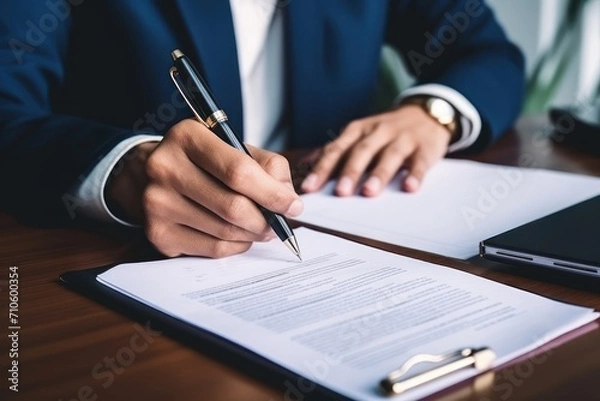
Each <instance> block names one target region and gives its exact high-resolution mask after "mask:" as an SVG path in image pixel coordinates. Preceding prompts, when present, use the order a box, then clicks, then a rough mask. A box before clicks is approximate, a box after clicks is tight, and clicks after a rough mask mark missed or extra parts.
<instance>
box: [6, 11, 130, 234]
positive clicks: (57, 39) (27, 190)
mask: <svg viewBox="0 0 600 401" xmlns="http://www.w3.org/2000/svg"><path fill="white" fill-rule="evenodd" d="M55 3H56V4H60V3H61V2H55ZM48 4H50V2H43V1H36V0H21V1H14V2H5V3H4V4H3V5H2V6H0V184H1V186H2V194H3V195H2V197H0V198H1V200H0V205H1V207H2V209H4V210H8V211H9V212H11V213H14V214H16V215H17V216H18V217H20V218H21V219H22V220H26V221H35V222H40V221H44V222H46V221H48V222H58V221H62V222H64V221H69V220H72V219H74V218H75V217H77V214H76V213H75V214H74V213H73V197H72V195H71V194H69V192H68V189H69V188H71V187H72V186H73V185H76V184H77V182H78V180H81V179H82V177H85V176H86V174H88V173H89V172H90V171H91V170H92V168H93V167H94V165H95V164H96V163H97V162H98V161H99V160H101V159H102V157H103V156H104V155H105V154H106V153H107V152H108V151H110V149H112V148H113V147H114V146H115V145H116V144H117V143H119V142H121V141H122V140H124V139H126V138H128V137H131V136H133V135H134V133H133V132H131V131H128V130H125V129H122V128H117V127H112V126H107V125H103V124H100V123H97V122H94V121H91V120H87V119H85V118H80V117H76V116H72V115H64V114H59V113H57V112H56V110H55V109H54V107H53V104H55V100H56V99H59V98H60V96H61V87H62V85H63V83H64V76H65V66H64V62H63V61H64V58H65V55H66V52H67V49H68V46H69V33H70V27H71V18H72V16H71V15H72V12H71V11H72V10H70V8H64V6H63V8H62V9H51V8H50V7H49V6H48ZM62 4H65V5H66V4H68V2H62ZM81 101H85V99H82V100H81Z"/></svg>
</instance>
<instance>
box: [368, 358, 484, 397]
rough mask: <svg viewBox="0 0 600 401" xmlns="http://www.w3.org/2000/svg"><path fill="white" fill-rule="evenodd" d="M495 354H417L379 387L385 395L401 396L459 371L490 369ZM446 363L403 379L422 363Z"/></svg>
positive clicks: (388, 376)
mask: <svg viewBox="0 0 600 401" xmlns="http://www.w3.org/2000/svg"><path fill="white" fill-rule="evenodd" d="M495 359H496V354H495V353H494V352H493V351H492V350H491V349H489V348H463V349H461V350H458V351H454V352H449V353H446V354H439V355H433V354H418V355H415V356H413V357H412V358H410V359H409V360H407V361H406V362H405V363H404V365H402V366H401V367H400V369H398V370H395V371H393V372H391V373H390V374H389V375H387V377H386V378H384V379H383V380H382V381H381V382H380V383H379V385H380V386H381V389H382V390H383V391H384V392H385V393H386V394H387V395H398V394H402V393H404V392H406V391H408V390H410V389H412V388H415V387H417V386H420V385H422V384H425V383H429V382H431V381H432V380H435V379H438V378H440V377H443V376H446V375H449V374H450V373H454V372H456V371H458V370H460V369H463V368H467V367H474V368H475V369H477V370H479V371H480V372H483V371H485V370H488V369H490V368H491V367H492V363H493V362H494V360H495ZM445 361H448V362H447V363H445V364H443V365H440V366H436V367H434V368H433V369H430V370H427V371H425V372H423V373H419V374H417V375H415V376H411V377H408V378H405V376H406V374H407V373H408V372H409V371H410V370H411V369H412V368H413V366H415V365H417V364H419V363H423V362H431V363H440V362H445Z"/></svg>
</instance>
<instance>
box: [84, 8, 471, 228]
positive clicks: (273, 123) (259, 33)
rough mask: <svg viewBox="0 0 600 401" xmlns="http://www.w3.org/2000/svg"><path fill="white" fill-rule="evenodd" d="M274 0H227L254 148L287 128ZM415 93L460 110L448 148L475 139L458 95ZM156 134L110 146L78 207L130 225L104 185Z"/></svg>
mask: <svg viewBox="0 0 600 401" xmlns="http://www.w3.org/2000/svg"><path fill="white" fill-rule="evenodd" d="M277 2H278V0H229V3H230V6H231V14H232V19H233V26H234V30H235V39H236V46H237V54H238V65H239V72H240V81H241V90H242V107H243V114H244V119H243V121H244V122H243V123H244V141H245V142H247V143H249V144H252V145H255V146H259V147H264V148H267V149H270V150H274V151H279V150H282V149H283V146H284V144H285V137H286V134H287V130H286V127H283V126H282V124H281V121H282V116H283V113H284V111H285V110H284V109H283V107H284V105H285V93H284V91H285V87H284V82H285V79H284V78H285V77H284V72H285V65H284V64H285V63H284V48H283V46H284V43H283V16H282V10H281V9H280V8H279V7H277ZM416 94H423V95H433V96H437V97H441V98H443V99H446V100H447V101H448V102H450V103H451V104H452V105H453V106H454V107H455V108H456V109H457V110H458V112H459V113H460V114H461V116H462V120H461V127H462V129H463V132H462V135H461V137H460V138H459V140H458V141H456V142H455V143H453V144H452V145H451V146H450V148H449V149H448V150H449V151H450V152H452V151H456V150H460V149H465V148H467V147H468V146H470V145H471V144H473V143H474V142H475V140H476V139H477V136H478V135H479V132H480V130H481V118H480V116H479V113H478V112H477V110H476V109H475V107H474V106H473V105H472V104H471V102H469V101H468V100H467V99H466V98H465V97H464V96H463V95H462V94H460V93H459V92H457V91H456V90H454V89H452V88H449V87H447V86H444V85H438V84H428V85H421V86H415V87H413V88H410V89H408V90H406V91H404V92H402V94H401V95H400V97H399V100H400V99H402V98H404V97H407V96H413V95H416ZM161 139H162V137H161V136H158V135H137V136H134V137H131V138H129V139H126V140H124V141H122V142H121V143H119V144H118V145H117V146H116V147H115V148H113V149H112V150H111V151H110V152H109V153H108V154H107V155H106V156H104V158H103V159H102V160H101V161H100V162H99V163H98V164H97V165H96V166H95V167H94V168H93V169H92V171H91V172H90V174H89V175H88V176H87V177H86V178H85V179H84V180H83V181H82V182H81V183H80V184H79V185H78V186H76V187H75V188H74V193H75V198H76V201H77V204H78V205H80V207H79V209H78V211H80V212H81V213H83V214H85V215H86V216H88V217H90V218H93V219H96V220H103V221H116V222H119V223H121V224H124V225H131V224H129V223H128V222H126V221H123V220H121V219H119V218H118V217H116V216H115V215H114V214H113V213H112V212H111V211H110V210H109V209H108V206H107V204H106V201H105V199H104V188H105V186H106V183H107V181H108V177H109V175H110V172H111V171H112V169H113V168H114V166H115V165H116V164H117V162H118V161H119V160H120V159H121V158H122V157H123V156H124V155H125V154H126V153H127V152H128V151H129V150H131V149H132V148H134V147H135V146H137V145H139V144H141V143H144V142H150V141H160V140H161Z"/></svg>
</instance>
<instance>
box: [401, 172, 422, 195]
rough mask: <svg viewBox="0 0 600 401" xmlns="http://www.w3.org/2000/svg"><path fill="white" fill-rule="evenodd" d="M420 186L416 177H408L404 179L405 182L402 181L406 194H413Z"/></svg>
mask: <svg viewBox="0 0 600 401" xmlns="http://www.w3.org/2000/svg"><path fill="white" fill-rule="evenodd" d="M420 185H421V183H420V182H419V180H418V179H417V177H415V176H412V175H409V176H408V177H406V180H404V189H405V190H406V191H407V192H415V191H417V190H418V189H419V186H420Z"/></svg>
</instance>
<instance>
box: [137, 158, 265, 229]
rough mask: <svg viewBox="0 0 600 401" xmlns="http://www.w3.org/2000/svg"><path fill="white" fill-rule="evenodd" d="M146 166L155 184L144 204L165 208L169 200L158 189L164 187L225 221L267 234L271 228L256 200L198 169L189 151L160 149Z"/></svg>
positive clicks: (146, 196)
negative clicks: (188, 154) (179, 151)
mask: <svg viewBox="0 0 600 401" xmlns="http://www.w3.org/2000/svg"><path fill="white" fill-rule="evenodd" d="M173 166H176V167H173ZM146 167H147V170H148V174H149V177H150V178H151V180H153V182H154V184H155V185H154V186H150V187H149V188H147V190H146V192H145V194H144V204H150V205H153V204H157V205H156V206H157V207H156V210H158V207H164V204H165V203H168V202H169V200H168V199H167V200H165V201H164V202H161V201H160V200H162V199H163V198H164V196H162V197H161V195H162V192H161V191H157V190H156V189H157V188H163V189H166V190H172V191H174V192H176V193H179V194H181V195H183V196H185V197H187V198H189V199H191V200H192V201H194V202H195V203H196V204H198V205H203V206H204V207H205V208H206V209H208V210H210V211H211V212H213V213H214V214H216V215H217V216H220V217H221V218H222V219H223V220H225V221H227V222H229V223H230V224H233V225H235V226H238V227H240V228H242V229H244V230H246V231H249V232H252V233H255V234H259V235H265V233H266V232H267V231H268V226H267V224H266V222H265V219H264V217H263V216H262V213H261V212H260V211H259V210H258V208H257V207H256V204H255V203H254V202H253V201H251V200H250V199H248V198H246V197H245V196H243V195H241V194H239V193H237V192H234V191H232V190H231V189H229V188H227V187H226V186H225V185H224V184H222V183H221V182H219V181H217V180H216V179H215V178H214V177H212V176H211V175H209V174H208V173H207V172H205V171H203V170H201V169H199V168H197V167H196V166H195V165H194V164H193V163H192V162H190V160H189V159H187V157H186V156H185V154H182V153H178V152H170V153H169V152H168V151H164V150H163V149H159V150H158V151H156V152H155V153H154V154H153V155H152V156H151V157H150V158H149V160H148V162H147V166H146ZM156 199H159V201H156Z"/></svg>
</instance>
